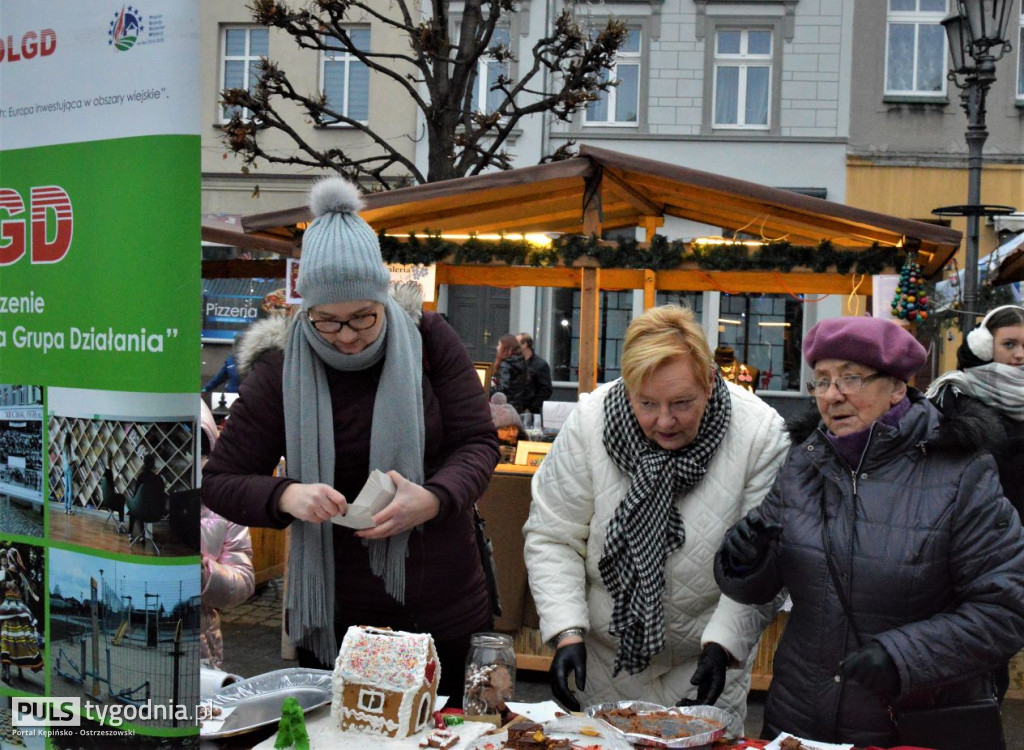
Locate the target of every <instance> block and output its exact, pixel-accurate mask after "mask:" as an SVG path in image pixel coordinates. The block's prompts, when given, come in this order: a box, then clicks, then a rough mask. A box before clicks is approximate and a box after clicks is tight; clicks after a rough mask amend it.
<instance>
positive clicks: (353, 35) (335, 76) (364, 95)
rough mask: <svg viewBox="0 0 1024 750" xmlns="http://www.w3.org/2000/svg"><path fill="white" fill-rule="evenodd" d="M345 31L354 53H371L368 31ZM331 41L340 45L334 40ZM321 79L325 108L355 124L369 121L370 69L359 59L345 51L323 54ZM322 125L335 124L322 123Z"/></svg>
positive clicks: (355, 28)
mask: <svg viewBox="0 0 1024 750" xmlns="http://www.w3.org/2000/svg"><path fill="white" fill-rule="evenodd" d="M347 32H348V37H349V39H351V40H352V44H353V46H354V47H355V48H356V49H357V50H360V51H362V52H369V51H370V29H369V28H367V27H352V28H350V29H347ZM330 41H331V40H328V42H330ZM334 42H335V44H336V45H337V44H340V42H338V41H337V40H334ZM320 80H321V81H322V82H323V92H324V97H325V98H326V99H327V108H328V109H330V110H332V111H334V112H337V113H338V114H340V115H342V116H343V117H347V118H349V119H351V120H356V121H358V122H366V121H367V120H369V117H370V70H369V68H367V67H366V64H365V63H363V62H361V61H360V60H359V58H358V57H356V56H355V55H354V54H352V53H351V52H350V51H349V50H347V49H346V50H342V49H336V50H332V51H325V52H324V53H323V56H322V57H321V59H320ZM322 124H324V125H332V124H336V123H335V122H333V121H330V120H325V121H324V122H323V123H322Z"/></svg>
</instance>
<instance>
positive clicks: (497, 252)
mask: <svg viewBox="0 0 1024 750" xmlns="http://www.w3.org/2000/svg"><path fill="white" fill-rule="evenodd" d="M379 237H380V249H381V254H382V255H383V257H384V261H385V262H386V263H423V264H425V265H429V264H431V263H439V262H442V261H444V262H449V263H454V264H471V263H506V264H508V265H510V266H534V267H554V266H559V265H563V266H571V265H572V264H573V261H575V260H576V259H577V258H579V257H583V256H586V257H590V258H593V259H594V260H596V261H597V262H598V263H599V264H600V266H601V267H602V268H636V269H645V268H649V269H651V270H654V271H667V270H672V269H677V268H679V267H680V266H684V265H687V264H692V265H694V266H696V267H697V268H700V269H703V270H706V271H778V272H781V273H788V272H790V271H793V270H795V269H808V270H810V271H813V272H814V273H824V272H826V271H828V270H830V269H833V268H834V269H835V270H836V272H837V273H841V274H848V273H857V274H867V275H873V274H877V273H883V272H884V271H885V270H886V269H890V268H896V267H898V266H899V265H900V264H901V263H903V261H904V260H905V259H906V257H907V255H906V252H905V251H904V250H902V249H900V248H895V247H882V246H881V245H878V244H877V243H875V244H873V245H871V246H870V247H866V248H860V249H838V248H836V247H835V246H834V245H833V244H832V243H831V242H829V241H828V240H822V241H821V242H820V243H819V244H818V245H817V246H810V245H791V244H790V243H788V242H771V243H767V244H765V245H761V246H760V247H757V248H755V249H753V250H750V249H748V248H747V247H746V246H745V245H741V244H737V243H730V242H726V243H722V244H717V245H695V244H691V243H689V242H687V241H685V240H679V239H676V240H670V239H668V238H667V237H665V236H664V235H660V234H656V235H655V236H654V238H653V239H652V240H651V242H650V243H649V244H643V243H640V242H638V241H636V240H635V239H619V240H617V241H616V242H607V241H601V240H599V239H598V238H597V237H595V236H593V235H591V236H590V237H587V236H584V235H580V234H562V235H559V236H557V237H555V238H554V239H553V240H552V241H551V245H550V246H547V247H538V246H536V245H533V244H531V243H530V242H527V241H526V240H522V239H513V238H511V237H503V238H502V239H500V240H497V241H492V240H481V239H479V238H477V237H470V238H469V239H468V240H465V241H463V242H453V241H451V240H449V239H447V238H445V237H442V236H441V235H440V234H438V233H431V232H425V233H423V234H416V235H412V234H411V235H409V236H408V237H393V236H391V235H386V234H384V233H383V232H381V233H380V235H379Z"/></svg>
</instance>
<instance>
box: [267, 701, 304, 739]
mask: <svg viewBox="0 0 1024 750" xmlns="http://www.w3.org/2000/svg"><path fill="white" fill-rule="evenodd" d="M274 747H276V748H277V750H284V749H285V748H289V747H294V748H295V749H296V750H309V735H308V734H306V718H305V716H303V715H302V706H300V705H299V702H298V701H297V700H295V699H294V698H285V699H284V703H283V704H281V721H280V722H279V723H278V725H277V739H276V740H274Z"/></svg>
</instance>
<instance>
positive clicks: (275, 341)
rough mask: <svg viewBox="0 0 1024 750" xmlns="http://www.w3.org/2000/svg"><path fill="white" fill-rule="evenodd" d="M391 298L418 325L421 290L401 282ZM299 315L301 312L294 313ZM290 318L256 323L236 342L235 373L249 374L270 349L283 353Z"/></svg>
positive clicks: (277, 318) (274, 317) (393, 287)
mask: <svg viewBox="0 0 1024 750" xmlns="http://www.w3.org/2000/svg"><path fill="white" fill-rule="evenodd" d="M391 297H392V298H393V299H394V300H395V302H397V303H398V304H399V306H400V307H401V308H402V309H403V310H405V311H406V312H407V313H408V314H409V317H411V318H412V319H413V320H414V321H416V325H417V326H418V325H419V324H420V322H421V321H422V319H423V290H422V289H420V285H419V284H417V283H416V282H415V281H404V282H402V283H400V284H392V285H391ZM296 314H297V315H298V314H301V312H297V313H296ZM290 322H291V318H290V317H289V316H286V315H274V316H271V317H269V318H264V319H262V320H257V321H256V322H255V323H253V324H252V325H251V326H249V328H248V330H247V331H246V332H245V334H244V335H243V336H242V339H241V341H239V342H238V349H237V351H236V353H235V361H236V362H238V373H239V375H241V376H242V377H245V376H246V375H248V374H249V371H250V370H251V369H252V366H253V364H255V362H256V360H258V359H259V358H260V357H261V356H262V355H263V354H265V353H266V352H268V351H272V350H274V349H280V350H281V351H284V346H285V342H286V341H287V340H288V324H289V323H290Z"/></svg>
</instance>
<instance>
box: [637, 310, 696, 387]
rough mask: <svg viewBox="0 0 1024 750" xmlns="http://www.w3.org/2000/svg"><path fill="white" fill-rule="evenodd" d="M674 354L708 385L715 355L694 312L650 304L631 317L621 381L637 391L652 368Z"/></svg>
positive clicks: (674, 356)
mask: <svg viewBox="0 0 1024 750" xmlns="http://www.w3.org/2000/svg"><path fill="white" fill-rule="evenodd" d="M676 357H686V358H688V359H689V360H690V361H691V362H692V363H693V369H694V374H695V375H696V377H697V382H699V383H700V385H701V387H702V388H704V389H710V388H711V378H712V373H713V371H714V366H715V365H714V358H713V357H712V356H711V347H709V346H708V341H707V339H706V338H705V337H704V329H703V328H701V326H700V323H698V322H697V320H696V318H695V317H694V315H693V311H692V310H689V309H687V308H685V307H679V306H678V305H662V306H661V307H653V308H651V309H650V310H648V311H647V312H645V313H644V314H643V315H641V316H639V317H637V318H634V319H633V322H631V323H630V324H629V327H628V328H627V329H626V340H625V342H624V343H623V345H622V380H623V382H624V383H625V384H626V390H627V391H628V392H630V393H636V392H637V391H638V390H639V389H640V386H641V385H642V384H643V382H644V381H645V380H647V378H649V377H650V376H651V375H652V374H653V373H654V371H655V370H657V369H658V368H659V367H661V366H662V365H663V364H665V363H666V362H668V361H669V360H671V359H675V358H676Z"/></svg>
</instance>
